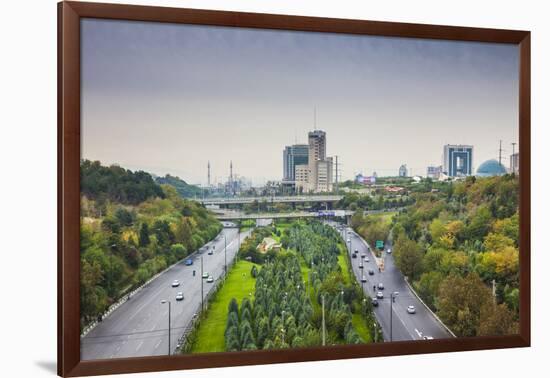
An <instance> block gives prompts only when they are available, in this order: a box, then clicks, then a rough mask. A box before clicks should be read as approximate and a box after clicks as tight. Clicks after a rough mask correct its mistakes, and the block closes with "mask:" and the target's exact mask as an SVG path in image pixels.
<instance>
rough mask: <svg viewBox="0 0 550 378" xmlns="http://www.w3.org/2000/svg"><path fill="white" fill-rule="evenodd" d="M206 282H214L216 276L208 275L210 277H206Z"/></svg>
mask: <svg viewBox="0 0 550 378" xmlns="http://www.w3.org/2000/svg"><path fill="white" fill-rule="evenodd" d="M206 282H208V283H212V282H214V277H212V276H208V278H207V279H206Z"/></svg>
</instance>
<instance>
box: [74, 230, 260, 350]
mask: <svg viewBox="0 0 550 378" xmlns="http://www.w3.org/2000/svg"><path fill="white" fill-rule="evenodd" d="M268 222H270V221H269V220H263V221H262V224H263V223H266V224H268ZM249 233H250V230H249V231H248V232H245V233H242V234H240V235H239V233H238V229H237V228H224V229H223V230H222V232H221V233H220V235H219V236H218V237H217V238H216V240H214V241H212V242H210V243H208V244H206V246H205V247H203V248H202V249H203V251H202V252H200V253H198V254H196V255H195V256H194V262H193V265H191V266H186V265H185V264H184V263H183V262H180V263H179V264H177V265H175V266H174V267H172V268H171V269H170V270H168V271H166V272H165V273H163V274H162V275H161V276H159V277H158V278H157V279H155V280H154V281H153V282H151V283H150V284H149V285H148V287H145V288H143V289H142V290H141V291H140V292H138V293H136V294H135V295H134V296H133V297H132V298H131V299H130V300H128V301H127V302H125V303H124V304H122V305H121V306H120V307H119V308H117V309H116V310H115V311H114V312H113V313H112V314H111V315H110V316H108V317H107V318H106V319H105V320H103V322H101V323H99V324H98V325H97V326H96V327H95V328H94V329H93V330H92V331H91V332H90V333H88V334H87V335H86V336H85V337H84V338H83V339H81V350H80V353H81V358H82V359H83V360H91V359H105V358H121V357H138V356H156V355H164V354H168V349H169V347H168V304H167V303H166V304H161V301H162V300H169V301H170V302H171V327H172V331H171V341H170V344H171V345H170V350H171V351H172V352H173V351H174V349H175V348H176V345H177V341H178V338H179V337H180V336H181V335H182V333H183V331H184V329H185V328H186V327H187V326H188V325H189V323H190V321H191V319H192V317H193V315H194V314H195V313H196V312H198V310H199V309H200V301H201V281H202V285H203V289H204V292H203V295H204V296H205V297H206V295H207V293H208V291H209V290H211V289H212V288H213V286H214V284H209V283H207V282H206V280H204V281H203V280H202V279H201V264H200V259H201V258H203V264H204V271H205V272H208V273H210V274H211V275H213V277H214V279H217V278H218V277H221V276H222V274H223V270H224V261H225V259H224V243H225V238H224V236H225V237H226V238H227V264H229V263H230V262H231V261H232V260H233V258H234V257H235V254H236V252H237V249H238V246H239V240H238V239H237V237H238V235H239V237H240V241H241V242H242V240H244V238H245V237H246V236H247V235H248V234H249ZM212 249H213V250H214V253H213V255H208V254H207V250H212ZM193 270H195V271H196V275H195V276H193ZM176 279H177V280H179V281H180V282H181V285H180V287H175V288H172V287H171V283H172V281H174V280H176ZM179 291H181V292H183V293H184V296H185V299H184V300H183V301H176V299H175V297H176V293H177V292H179Z"/></svg>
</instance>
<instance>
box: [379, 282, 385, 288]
mask: <svg viewBox="0 0 550 378" xmlns="http://www.w3.org/2000/svg"><path fill="white" fill-rule="evenodd" d="M378 290H384V284H383V283H382V282H380V283H379V284H378Z"/></svg>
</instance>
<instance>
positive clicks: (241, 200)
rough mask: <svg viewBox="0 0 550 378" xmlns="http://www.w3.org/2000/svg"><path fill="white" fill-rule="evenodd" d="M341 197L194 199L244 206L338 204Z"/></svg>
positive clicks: (211, 203)
mask: <svg viewBox="0 0 550 378" xmlns="http://www.w3.org/2000/svg"><path fill="white" fill-rule="evenodd" d="M342 198H344V196H342V195H321V194H320V195H311V196H265V197H220V198H202V199H201V198H196V199H195V201H198V202H200V203H202V204H204V205H205V206H208V205H218V206H220V205H222V206H223V205H244V204H249V203H254V202H267V203H307V202H327V203H329V202H338V201H340V200H341V199H342Z"/></svg>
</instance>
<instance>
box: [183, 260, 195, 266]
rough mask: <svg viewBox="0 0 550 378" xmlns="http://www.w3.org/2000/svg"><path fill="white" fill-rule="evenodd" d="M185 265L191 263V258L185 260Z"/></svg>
mask: <svg viewBox="0 0 550 378" xmlns="http://www.w3.org/2000/svg"><path fill="white" fill-rule="evenodd" d="M185 265H187V266H190V265H193V259H187V260H185Z"/></svg>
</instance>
